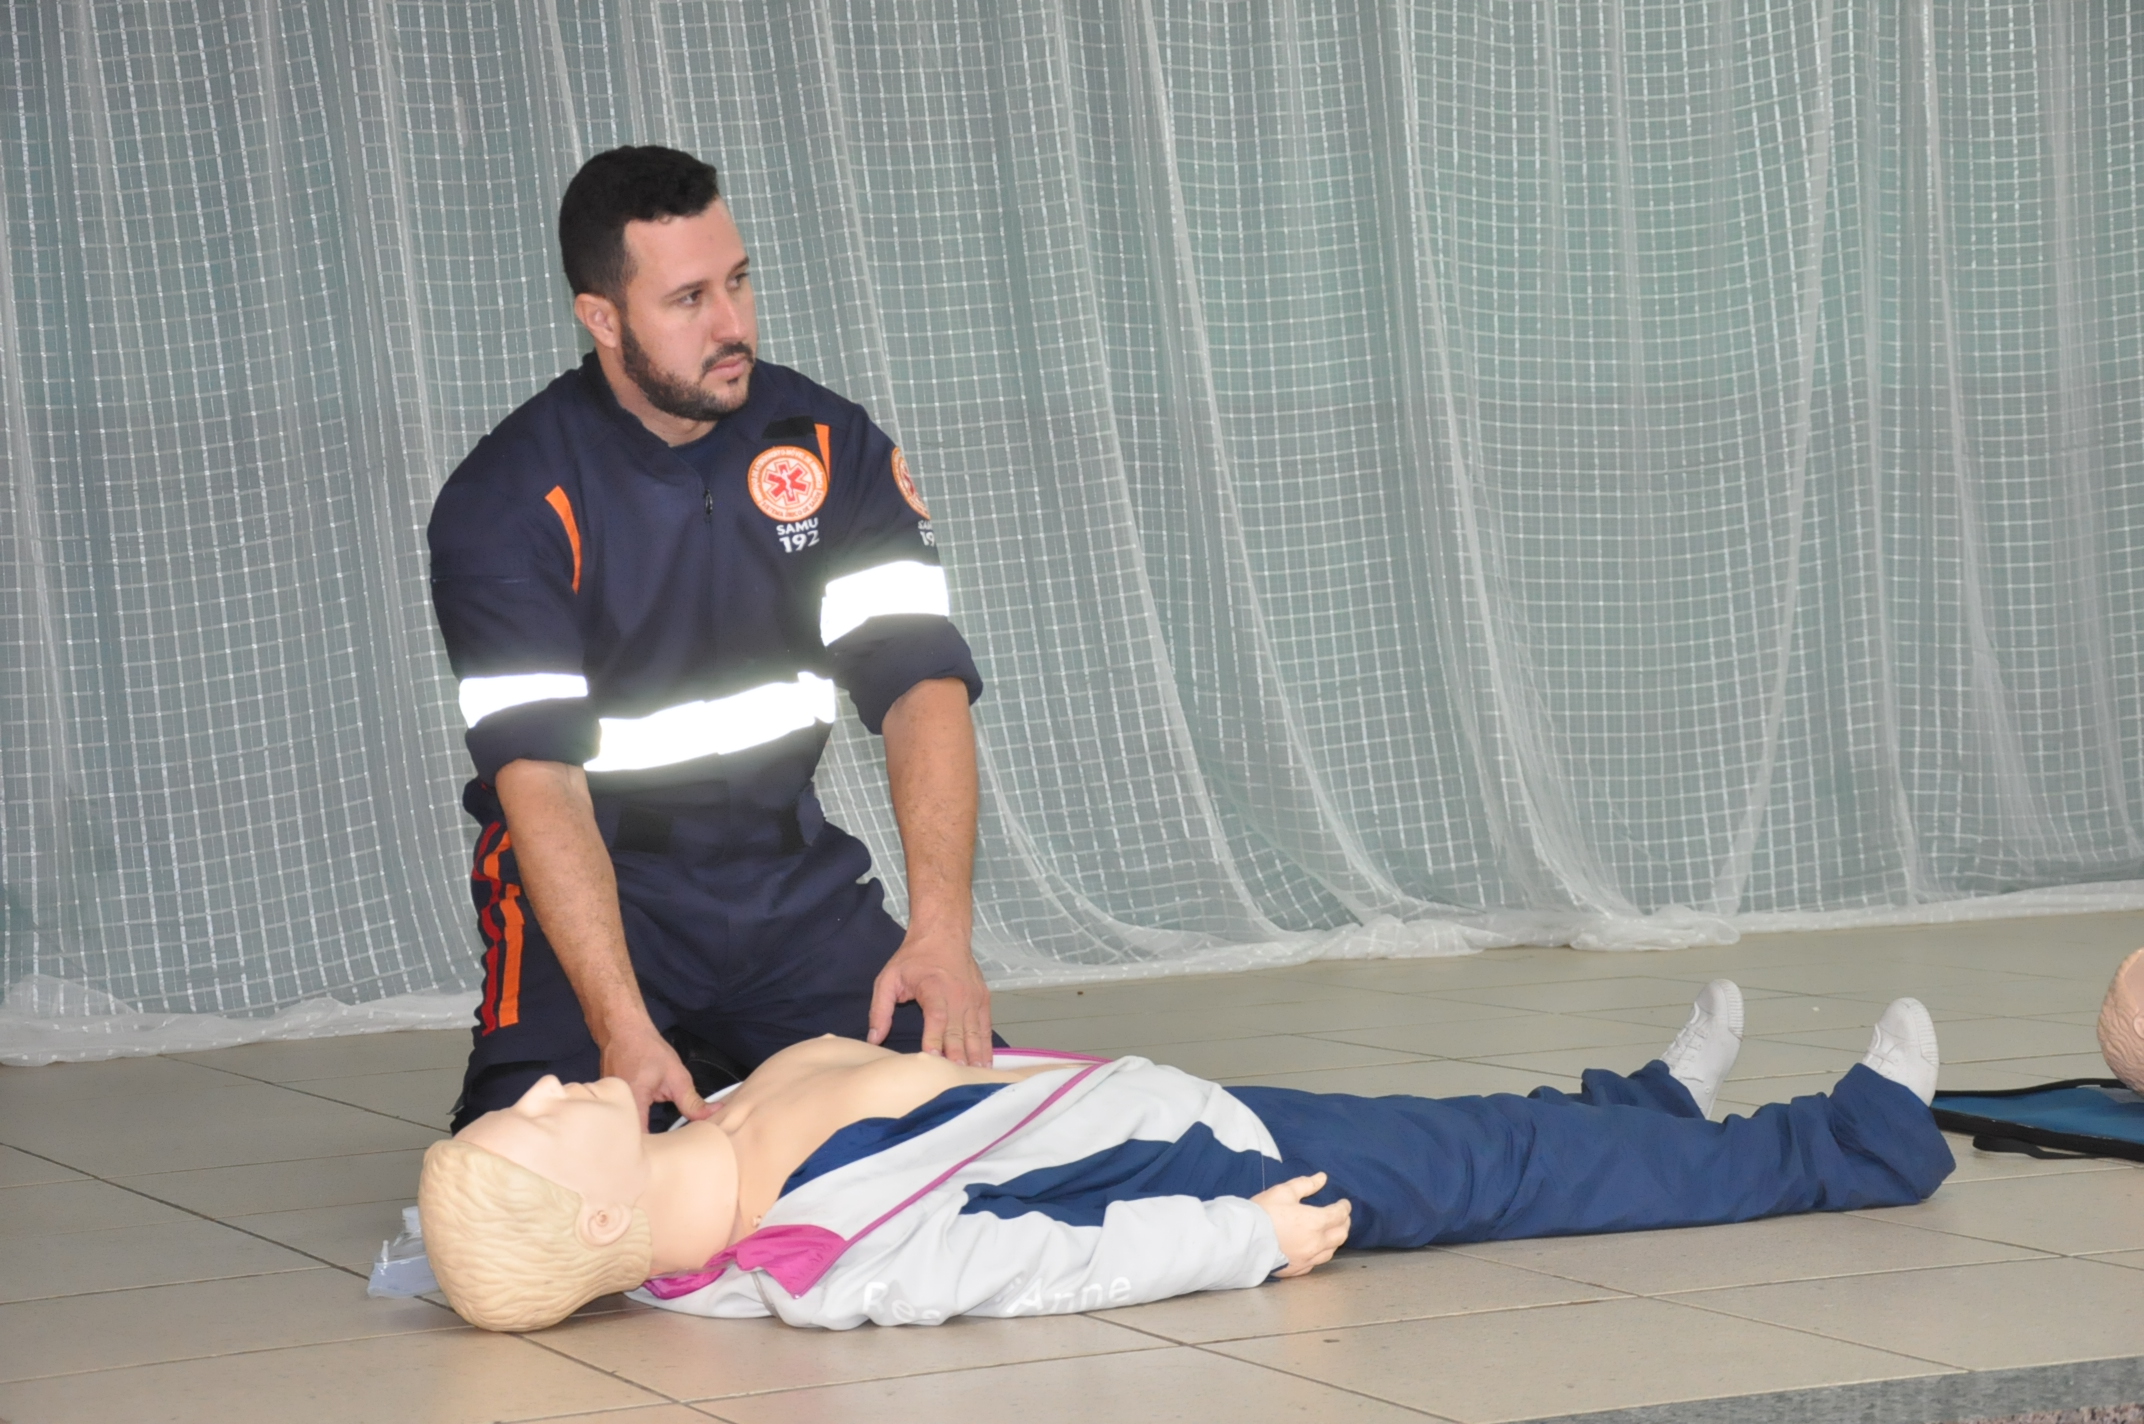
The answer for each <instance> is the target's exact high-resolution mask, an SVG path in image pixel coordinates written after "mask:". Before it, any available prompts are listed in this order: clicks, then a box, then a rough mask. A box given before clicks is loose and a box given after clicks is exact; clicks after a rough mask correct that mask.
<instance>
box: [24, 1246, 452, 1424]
mask: <svg viewBox="0 0 2144 1424" xmlns="http://www.w3.org/2000/svg"><path fill="white" fill-rule="evenodd" d="M223 1279H225V1280H234V1281H243V1280H251V1279H253V1278H252V1277H250V1276H225V1277H224V1278H223ZM174 1284H181V1285H199V1284H203V1282H198V1281H183V1282H175V1283H174ZM134 1289H141V1290H153V1289H155V1287H153V1286H141V1287H135V1288H134ZM86 1294H96V1295H108V1294H119V1292H111V1291H95V1292H87V1293H86ZM76 1298H77V1297H73V1296H58V1297H49V1296H48V1297H46V1299H60V1300H73V1299H76ZM469 1328H470V1327H469V1326H468V1325H466V1324H464V1323H463V1322H462V1321H461V1320H460V1319H458V1318H457V1319H456V1320H455V1321H454V1323H453V1324H451V1325H442V1326H439V1327H437V1328H425V1329H418V1330H382V1331H378V1332H376V1333H374V1334H370V1335H337V1336H336V1337H335V1338H334V1339H332V1340H300V1341H296V1342H294V1343H290V1344H284V1345H255V1346H251V1347H242V1348H239V1349H236V1350H210V1351H207V1352H206V1353H204V1354H199V1355H171V1356H168V1357H166V1358H163V1359H156V1360H130V1361H128V1362H126V1363H125V1364H117V1365H93V1366H91V1367H90V1368H88V1369H85V1370H56V1371H54V1372H53V1373H51V1374H49V1375H16V1376H14V1377H12V1378H6V1379H0V1389H4V1388H6V1387H8V1386H10V1385H18V1384H37V1383H40V1382H42V1381H45V1380H65V1379H80V1378H82V1377H84V1376H86V1375H107V1374H116V1373H118V1372H119V1371H121V1370H150V1369H155V1368H156V1367H158V1366H159V1365H191V1364H195V1363H198V1362H199V1361H202V1360H228V1359H235V1358H237V1357H238V1356H240V1355H272V1354H274V1353H275V1352H276V1351H278V1350H317V1349H320V1348H322V1347H324V1346H329V1345H346V1344H354V1343H356V1342H358V1341H362V1340H399V1339H401V1338H403V1337H405V1336H409V1335H448V1334H457V1333H459V1332H461V1331H463V1330H467V1329H469ZM0 1424H7V1421H5V1420H4V1419H0Z"/></svg>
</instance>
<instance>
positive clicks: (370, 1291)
mask: <svg viewBox="0 0 2144 1424" xmlns="http://www.w3.org/2000/svg"><path fill="white" fill-rule="evenodd" d="M438 1289H439V1282H438V1280H436V1279H435V1278H434V1277H433V1275H432V1263H431V1261H429V1260H428V1259H426V1257H425V1254H424V1223H423V1222H422V1221H420V1220H418V1219H417V1208H415V1207H413V1206H406V1207H403V1208H402V1234H401V1235H400V1236H397V1237H396V1238H395V1239H394V1240H392V1241H382V1242H381V1243H380V1259H379V1260H377V1261H374V1262H373V1263H372V1279H371V1280H370V1281H368V1282H366V1283H365V1294H366V1295H376V1296H405V1295H423V1294H424V1293H425V1292H427V1291H436V1290H438Z"/></svg>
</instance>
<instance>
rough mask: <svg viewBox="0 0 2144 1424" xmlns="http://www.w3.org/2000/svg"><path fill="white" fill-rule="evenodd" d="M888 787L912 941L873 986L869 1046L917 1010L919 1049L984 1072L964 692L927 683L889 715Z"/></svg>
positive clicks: (986, 1007) (985, 1040)
mask: <svg viewBox="0 0 2144 1424" xmlns="http://www.w3.org/2000/svg"><path fill="white" fill-rule="evenodd" d="M885 737H886V780H887V784H888V788H889V790H890V791H891V793H892V797H893V814H894V819H895V820H896V821H898V822H899V823H900V827H901V849H902V851H903V852H904V854H905V857H906V861H907V865H908V937H907V938H906V939H904V940H902V941H901V947H900V949H899V950H898V951H896V952H895V954H894V956H893V958H892V959H890V960H888V961H887V963H886V967H885V968H884V969H883V970H881V971H880V972H879V976H878V982H877V983H876V984H874V985H873V986H872V992H871V1023H870V1033H869V1035H868V1036H869V1039H870V1041H871V1042H872V1043H881V1042H884V1041H885V1037H886V1033H887V1031H888V1030H889V1029H891V1028H892V1026H893V1006H894V1005H895V1004H897V1003H900V1002H902V1001H903V1000H907V999H914V1000H915V1001H916V1002H917V1004H918V1005H920V1006H921V1007H922V1009H923V1051H924V1052H925V1053H943V1054H944V1055H945V1056H946V1057H947V1058H949V1059H951V1060H952V1061H953V1062H955V1063H966V1064H970V1065H973V1066H975V1067H988V1066H989V1064H990V1060H991V1046H990V989H989V986H988V985H986V984H985V983H984V982H983V976H982V972H981V971H980V970H978V969H977V968H976V967H975V955H974V952H973V951H972V950H971V948H970V947H969V935H970V933H971V931H972V929H973V926H974V919H975V908H974V900H973V895H972V888H971V877H972V875H973V872H974V868H975V804H976V790H975V728H974V724H973V723H972V722H970V721H969V718H968V687H967V684H966V683H964V682H962V681H961V680H960V679H959V678H933V679H930V680H929V681H926V682H919V683H917V684H916V685H915V686H914V687H911V688H909V689H908V691H906V692H904V693H902V694H901V696H900V698H899V699H898V700H896V701H895V702H894V704H893V706H892V708H891V709H889V710H888V711H887V713H886V723H885Z"/></svg>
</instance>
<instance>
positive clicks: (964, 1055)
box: [865, 932, 994, 1068]
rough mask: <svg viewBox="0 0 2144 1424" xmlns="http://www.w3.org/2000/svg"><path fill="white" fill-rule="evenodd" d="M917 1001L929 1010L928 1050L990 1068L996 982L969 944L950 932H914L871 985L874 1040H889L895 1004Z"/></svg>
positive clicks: (926, 1020)
mask: <svg viewBox="0 0 2144 1424" xmlns="http://www.w3.org/2000/svg"><path fill="white" fill-rule="evenodd" d="M910 999H913V1000H915V1001H916V1004H917V1006H918V1007H919V1008H921V1009H922V1010H923V1051H924V1052H925V1053H935V1054H939V1055H942V1056H943V1057H945V1058H947V1059H949V1060H950V1061H952V1062H954V1063H965V1064H967V1065H969V1066H970V1067H975V1068H988V1067H989V1066H990V1063H991V1056H992V1053H993V1051H994V1050H993V1049H992V1047H991V1043H990V986H989V985H988V984H985V983H984V982H983V972H982V970H980V969H977V968H976V967H975V956H974V955H973V954H972V953H970V952H969V950H968V946H967V945H966V944H964V943H962V942H961V941H959V940H957V939H954V938H953V937H951V936H948V935H936V936H934V935H919V934H916V933H914V932H910V934H909V936H908V938H907V939H905V940H903V941H902V943H901V947H900V949H899V950H897V951H896V952H895V953H894V956H893V958H891V959H889V960H887V961H886V967H885V968H884V969H881V970H880V971H879V972H878V980H877V982H876V983H874V984H873V985H872V986H871V1027H870V1031H869V1032H868V1033H867V1034H866V1035H865V1039H866V1041H867V1042H870V1043H884V1042H885V1041H886V1035H887V1033H888V1032H889V1031H891V1030H892V1028H893V1006H894V1005H895V1004H901V1003H906V1002H908V1001H909V1000H910Z"/></svg>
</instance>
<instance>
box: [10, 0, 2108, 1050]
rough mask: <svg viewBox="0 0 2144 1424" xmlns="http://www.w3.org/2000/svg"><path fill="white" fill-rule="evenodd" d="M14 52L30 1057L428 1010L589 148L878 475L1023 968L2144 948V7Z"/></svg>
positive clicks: (647, 0) (258, 21) (888, 845)
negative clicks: (759, 327) (487, 565)
mask: <svg viewBox="0 0 2144 1424" xmlns="http://www.w3.org/2000/svg"><path fill="white" fill-rule="evenodd" d="M0 13H4V15H5V34H4V37H0V238H4V240H0V460H4V469H5V478H4V480H0V501H4V503H0V511H4V513H0V519H4V521H5V522H4V539H0V550H4V553H0V560H4V562H0V897H4V898H0V936H4V939H0V947H4V948H0V954H4V975H0V982H5V983H8V984H10V985H12V986H13V987H12V988H11V989H9V991H8V997H7V1001H6V1008H5V1010H4V1011H0V1057H5V1058H11V1059H12V1060H13V1061H31V1060H34V1059H37V1058H39V1057H51V1056H54V1055H55V1054H60V1055H64V1056H87V1055H96V1054H102V1053H111V1052H135V1051H147V1050H149V1049H152V1048H158V1047H173V1046H180V1045H204V1044H208V1043H214V1042H229V1041H233V1040H234V1039H235V1038H242V1037H247V1036H259V1035H260V1034H264V1033H291V1032H325V1031H335V1030H345V1029H350V1028H359V1027H368V1026H370V1027H377V1026H382V1025H389V1024H398V1023H421V1022H453V1021H460V1019H461V1016H462V1013H463V1009H462V1004H463V1002H464V1000H463V998H462V997H460V996H461V994H462V991H464V990H465V989H466V987H467V986H470V985H472V984H473V983H474V977H475V969H476V953H475V937H474V931H473V927H472V925H471V924H470V918H471V917H470V912H469V909H468V901H467V898H466V895H465V891H464V888H463V876H465V875H466V873H467V872H466V865H465V861H464V856H465V852H466V847H467V842H468V838H469V829H468V828H467V827H466V826H465V825H464V824H463V823H462V822H461V820H460V819H459V813H458V812H457V811H456V810H455V807H454V800H455V791H456V787H457V783H458V782H459V780H460V779H461V778H462V777H463V776H464V775H465V774H466V772H465V769H464V767H465V763H464V760H463V757H462V754H461V751H460V742H459V733H460V727H459V724H458V722H457V720H456V718H455V715H454V712H453V707H452V699H451V695H450V692H451V689H450V686H449V682H448V679H447V676H446V671H445V666H444V660H443V658H442V656H441V654H440V652H439V648H438V644H437V641H436V636H435V634H434V632H433V630H432V624H431V616H430V610H429V605H428V602H427V597H426V590H425V578H424V573H425V571H424V558H423V541H422V525H423V521H424V518H425V514H426V512H427V509H428V507H429V503H430V500H431V497H432V493H433V491H434V490H435V489H436V488H437V487H438V485H439V483H440V481H441V480H442V479H443V478H444V477H445V475H446V473H447V471H448V470H449V469H451V468H452V466H453V464H454V462H455V461H456V460H457V459H458V458H459V456H460V455H461V453H462V452H463V451H464V450H466V449H467V448H468V446H469V445H470V444H471V443H472V442H473V441H474V440H475V439H476V438H477V437H478V436H479V435H480V434H481V433H482V432H483V431H484V430H486V429H487V428H488V427H489V426H490V425H491V424H492V423H493V422H494V421H495V420H496V419H498V418H499V417H500V416H501V415H502V414H504V413H505V412H506V411H507V410H508V409H510V408H511V407H512V406H513V405H515V404H516V403H518V402H519V401H521V400H523V399H525V398H526V397H527V396H528V395H530V394H531V393H533V392H534V391H535V390H536V389H537V388H538V387H539V386H540V385H541V383H542V382H543V381H544V380H546V379H547V378H548V377H549V376H551V375H552V374H554V373H555V372H556V371H558V370H560V369H561V368H563V367H564V366H566V365H568V364H570V363H571V362H572V361H573V360H574V359H575V357H576V340H575V331H574V328H573V326H572V325H571V322H570V319H569V314H568V311H567V306H566V300H565V292H564V286H563V283H562V281H561V280H560V279H559V277H558V276H557V275H556V263H555V258H554V255H553V251H552V246H551V239H550V236H549V232H550V222H551V215H552V213H553V211H554V205H555V201H556V195H557V194H558V192H559V191H560V190H561V188H562V186H563V184H564V182H565V180H566V178H567V176H568V175H569V174H570V173H571V172H572V171H573V169H574V167H575V166H576V165H577V163H578V162H579V160H580V159H581V158H582V157H584V156H585V155H586V154H588V153H590V152H592V151H594V150H596V149H598V148H601V147H606V146H609V145H611V144H614V143H620V142H650V141H652V142H666V143H671V144H675V145H678V146H680V147H684V148H688V149H691V150H693V151H695V152H697V153H700V154H702V155H703V156H705V157H707V158H709V159H710V160H712V161H713V162H715V163H716V164H718V165H719V166H720V168H721V170H722V173H723V180H724V186H725V188H726V190H727V191H728V192H729V194H730V195H731V201H732V204H733V206H734V209H735V211H736V213H737V215H738V217H739V219H740V221H741V223H742V225H743V228H744V231H745V233H746V236H747V239H748V241H749V242H750V243H751V245H752V247H753V250H754V253H755V261H756V264H757V268H758V271H759V274H760V282H761V293H762V295H761V311H762V314H763V335H764V349H765V352H766V354H768V355H769V356H771V357H773V358H775V359H778V360H781V361H784V362H787V363H790V364H793V365H796V366H799V367H801V368H803V369H804V370H805V371H807V372H810V373H812V374H814V375H816V376H817V377H819V378H820V379H822V380H824V381H826V382H827V383H828V384H830V385H832V386H834V387H835V388H837V389H839V390H842V391H844V392H846V393H848V394H850V395H852V396H853V397H855V398H857V399H859V400H862V401H864V402H865V403H866V404H867V405H868V406H870V407H871V409H872V410H873V411H874V413H875V414H876V415H877V416H878V418H879V420H880V421H881V423H882V424H884V425H886V426H887V427H888V428H889V429H891V430H892V431H894V432H895V434H896V436H897V438H899V439H900V441H901V442H902V444H903V445H904V446H905V447H906V448H907V449H908V451H909V452H910V454H911V457H912V463H913V465H914V467H915V468H916V470H917V471H918V474H919V477H920V479H921V481H922V483H923V485H924V489H925V493H926V494H927V496H928V497H929V499H930V500H931V503H932V505H933V509H934V512H936V513H937V514H938V516H939V526H940V528H941V530H942V531H943V536H942V538H943V544H944V550H945V554H946V560H947V563H948V565H949V567H950V569H951V573H952V579H953V588H954V601H955V605H956V613H957V616H958V618H959V620H960V622H961V625H962V627H963V628H964V629H965V630H966V631H967V632H968V634H969V636H970V638H971V640H972V641H973V642H974V643H975V644H976V646H977V649H978V651H979V653H980V656H981V661H982V664H983V667H984V670H985V673H986V675H987V676H988V678H989V679H990V683H991V689H990V692H989V694H988V696H987V698H986V700H985V701H984V702H983V704H982V705H981V707H980V708H979V722H980V732H981V737H982V741H983V749H984V766H985V771H984V786H985V807H984V815H983V828H982V869H981V884H980V889H979V908H980V930H979V939H980V946H979V947H980V950H981V952H982V954H983V956H984V958H985V960H986V963H987V964H988V965H989V967H990V969H991V971H992V973H993V977H994V978H995V979H996V980H997V981H998V982H1000V983H1011V982H1036V981H1040V980H1044V979H1049V978H1052V977H1055V978H1064V977H1076V976H1080V975H1087V976H1096V975H1106V974H1128V973H1148V972H1163V971H1169V970H1182V969H1190V968H1197V967H1213V966H1220V965H1241V964H1253V963H1261V962H1276V961H1281V960H1287V959H1296V958H1302V957H1305V956H1308V955H1311V954H1315V953H1335V954H1379V953H1438V952H1455V951H1459V950H1463V949H1465V948H1468V947H1473V946H1480V945H1484V944H1492V943H1509V942H1512V941H1514V940H1529V941H1536V942H1550V943H1558V942H1561V943H1577V944H1581V945H1588V946H1594V947H1645V946H1661V945H1673V944H1682V943H1690V942H1694V941H1708V940H1709V941H1719V940H1723V939H1728V938H1731V937H1733V935H1734V934H1735V933H1736V932H1737V929H1738V927H1739V928H1749V927H1751V926H1752V925H1757V926H1764V927H1781V926H1790V925H1815V924H1832V923H1846V922H1857V921H1858V922H1873V921H1877V920H1882V919H1885V918H1914V917H1919V918H1929V917H1942V916H1950V915H1966V914H1985V913H2004V912H2008V913H2015V912H2019V911H2025V910H2045V909H2056V908H2065V907H2092V906H2102V907H2105V906H2115V905H2135V904H2140V903H2144V895H2140V894H2139V893H2138V891H2139V890H2140V889H2144V887H2140V886H2139V885H2137V884H2135V883H2125V882H2127V881H2128V878H2129V877H2134V876H2138V875H2140V874H2144V871H2140V869H2139V865H2140V862H2144V842H2140V839H2139V834H2138V819H2139V816H2140V814H2144V806H2140V803H2139V802H2140V793H2144V781H2140V776H2139V762H2140V757H2144V687H2140V682H2139V678H2140V665H2139V660H2138V651H2139V647H2138V644H2139V640H2140V637H2144V560H2140V559H2139V557H2138V555H2137V552H2136V551H2137V549H2138V540H2139V534H2140V532H2144V384H2140V375H2139V372H2140V370H2144V365H2140V356H2144V351H2140V349H2139V348H2140V344H2144V319H2140V318H2144V241H2140V238H2144V234H2140V231H2139V220H2140V216H2144V204H2140V201H2139V195H2138V178H2139V171H2138V162H2139V137H2140V118H2144V115H2140V101H2144V74H2140V73H2139V70H2138V63H2139V57H2140V53H2144V47H2140V34H2139V31H2140V28H2144V20H2140V19H2139V18H2138V14H2139V12H2138V11H2137V9H2136V7H2134V6H2132V5H2131V4H2129V3H2127V0H2043V3H2016V4H2003V3H1992V2H1991V0H1946V3H1942V4H1936V3H1933V0H1880V3H1879V2H1878V0H1602V3H1599V4H1585V5H1573V4H1558V3H1554V0H1523V2H1522V0H1442V3H1437V4H1421V5H1413V4H1407V3H1400V2H1399V0H1384V3H1378V4H1359V3H1354V0H1272V3H1270V4H1261V5H1249V6H1245V5H1227V4H1217V3H1193V0H1085V3H1073V2H1072V0H1063V3H1056V2H1054V0H1053V2H1051V3H1045V2H1044V0H903V2H902V3H892V0H848V3H839V2H838V0H822V3H814V4H805V3H797V4H789V5H767V6H762V5H747V4H742V3H689V4H687V3H658V2H657V0H604V2H603V3H597V0H517V2H516V3H476V0H454V3H446V0H352V3H340V2H339V0H337V3H329V0H313V2H312V3H272V0H228V3H219V0H155V3H107V0H68V3H57V0H13V3H9V4H6V5H5V7H4V11H0ZM875 755H876V753H875V748H874V746H873V745H872V744H871V743H870V741H869V739H868V738H866V737H864V736H863V735H862V734H861V733H860V732H857V731H856V730H855V729H854V728H853V726H851V727H850V728H848V729H847V730H845V731H844V733H843V734H842V736H841V738H840V739H839V740H838V742H837V745H836V747H835V750H834V752H833V754H832V755H831V757H830V760H829V763H828V765H827V767H826V769H825V771H824V773H823V775H822V777H821V786H822V789H823V790H824V791H825V792H826V794H827V796H828V799H829V801H830V803H831V804H832V805H833V806H834V808H835V810H836V813H837V815H839V816H841V817H843V818H845V819H846V820H847V822H848V823H849V824H851V825H852V826H853V827H855V828H856V829H857V830H858V831H859V832H861V833H863V834H864V835H866V837H867V838H868V839H870V840H871V841H872V842H873V844H874V846H875V847H876V848H877V850H878V852H879V859H880V865H881V869H882V872H884V873H886V874H887V875H888V876H889V878H890V879H896V880H897V876H898V870H899V857H898V853H897V848H896V842H895V841H894V838H893V836H892V835H891V833H890V825H891V823H890V818H889V816H888V815H887V813H886V810H885V806H884V799H883V790H882V786H881V779H880V773H879V772H878V769H877V766H876V764H875V762H874V757H875ZM2029 943H2030V936H2029V934H2026V933H2021V939H2020V945H2021V950H2020V952H2021V953H2027V952H2029ZM329 999H332V1000H334V1001H337V1002H338V1003H339V1004H340V1005H343V1006H356V1007H338V1006H337V1004H331V1003H328V1002H327V1001H328V1000H329ZM278 1011H280V1012H278Z"/></svg>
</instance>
